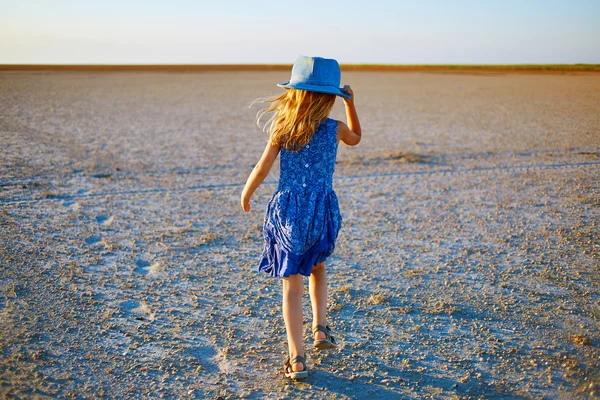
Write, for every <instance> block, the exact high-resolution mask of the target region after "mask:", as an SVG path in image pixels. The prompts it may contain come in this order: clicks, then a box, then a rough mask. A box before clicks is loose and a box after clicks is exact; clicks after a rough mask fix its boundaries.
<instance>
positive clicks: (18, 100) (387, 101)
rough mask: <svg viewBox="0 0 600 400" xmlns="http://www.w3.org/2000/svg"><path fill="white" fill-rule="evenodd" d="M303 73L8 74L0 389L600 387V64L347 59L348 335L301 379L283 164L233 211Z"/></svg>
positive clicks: (2, 156)
mask: <svg viewBox="0 0 600 400" xmlns="http://www.w3.org/2000/svg"><path fill="white" fill-rule="evenodd" d="M287 77H288V74H287V72H284V71H271V72H239V71H238V72H206V73H202V72H197V73H180V72H179V73H149V72H147V73H144V72H140V73H128V72H111V73H102V72H97V73H96V72H2V73H0V146H1V150H0V165H1V172H0V224H1V227H2V228H1V233H0V321H1V323H0V397H6V398H13V397H14V398H46V397H61V398H62V397H75V398H115V397H119V398H146V397H147V398H158V397H167V398H221V399H226V398H272V399H278V398H288V397H301V398H389V399H395V398H398V399H400V398H406V399H421V398H425V399H426V398H430V399H454V398H472V399H477V398H524V399H530V398H531V399H537V398H564V399H571V398H594V397H597V396H598V394H599V393H600V352H599V351H598V348H599V347H598V346H599V345H600V335H599V328H600V325H599V319H600V279H599V278H600V262H599V255H600V251H599V249H600V245H599V239H598V232H599V231H600V229H599V228H600V227H599V226H598V225H599V224H600V221H599V218H598V217H599V206H600V185H599V183H598V182H599V181H600V159H599V155H600V113H599V112H598V110H600V76H599V75H589V76H576V75H573V76H570V75H535V74H529V75H502V74H498V75H493V76H480V75H466V74H460V75H453V74H432V73H396V72H393V73H392V72H390V73H377V72H348V73H345V74H344V82H345V83H350V84H352V85H353V88H354V89H355V92H356V97H357V100H356V102H357V108H358V110H359V113H360V116H361V121H362V124H363V127H364V139H363V141H362V143H361V144H360V145H359V146H358V147H355V148H346V147H340V150H339V156H338V164H337V167H336V168H337V170H336V176H335V182H334V186H335V188H336V191H337V193H338V196H339V199H340V207H341V209H342V215H343V218H344V226H343V228H342V231H341V233H340V238H339V244H338V247H337V249H336V252H335V254H334V256H332V258H331V259H330V261H329V263H328V266H327V268H328V273H329V285H330V298H329V310H330V325H331V326H332V327H333V329H334V331H335V335H336V337H337V339H338V341H339V342H340V343H341V346H340V348H339V350H336V351H333V352H329V353H317V352H315V351H313V350H311V349H308V350H307V352H308V353H307V354H308V365H309V368H310V377H309V379H308V380H307V381H306V382H304V383H290V382H288V381H287V380H285V379H284V378H283V376H282V373H281V370H282V368H281V367H282V361H283V356H284V354H285V351H286V343H285V332H284V328H283V322H282V319H281V316H280V302H281V294H280V282H279V281H278V280H274V279H272V278H269V277H268V276H263V275H260V274H258V273H257V272H255V267H256V263H257V260H258V258H259V255H260V252H261V249H262V234H261V224H262V218H263V213H264V208H265V206H266V203H267V201H268V199H269V197H270V196H271V194H272V193H273V191H274V189H275V183H276V180H277V169H275V170H274V171H273V173H272V175H271V176H270V177H269V178H268V179H267V182H266V183H265V184H264V185H263V186H262V187H261V188H260V189H259V190H258V192H257V194H256V196H255V198H254V199H253V203H252V205H253V211H252V212H251V213H248V214H244V213H243V212H242V211H241V210H240V208H239V205H238V203H239V200H238V199H239V193H240V191H241V188H242V185H243V183H244V182H245V179H246V177H247V175H248V174H249V172H250V170H251V168H252V166H253V163H255V162H256V160H257V159H258V157H259V155H260V153H261V151H262V148H263V146H264V144H265V139H266V138H265V136H264V134H263V133H262V132H261V131H260V129H259V128H258V127H256V125H255V124H254V114H255V112H256V111H257V108H254V109H250V110H249V109H248V107H247V105H248V103H249V102H250V101H251V100H253V99H254V98H256V97H259V96H267V95H271V94H276V93H278V89H277V88H276V87H275V86H274V84H275V83H276V82H285V81H286V80H287ZM342 112H343V108H342V105H341V104H337V105H336V108H335V110H334V117H337V118H341V117H342V116H343V114H342ZM309 310H310V308H309V302H308V296H307V297H306V298H305V313H306V314H305V319H306V338H307V340H308V338H309V337H310V334H309V326H310V322H311V321H310V314H309Z"/></svg>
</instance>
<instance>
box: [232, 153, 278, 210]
mask: <svg viewBox="0 0 600 400" xmlns="http://www.w3.org/2000/svg"><path fill="white" fill-rule="evenodd" d="M280 149H281V146H273V145H272V144H271V142H269V143H267V147H265V151H264V152H263V154H262V156H261V157H260V160H258V163H257V164H256V166H255V167H254V169H253V170H252V173H251V174H250V176H249V177H248V180H247V181H246V185H245V186H244V190H243V191H242V195H241V198H240V201H241V205H242V209H243V210H244V211H246V212H248V211H250V198H251V197H252V195H253V194H254V191H255V190H256V188H258V187H259V186H260V184H261V183H262V181H264V180H265V178H266V177H267V175H269V171H271V167H272V166H273V162H274V161H275V159H276V158H277V155H278V154H279V150H280Z"/></svg>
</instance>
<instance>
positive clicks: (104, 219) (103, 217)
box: [96, 215, 115, 226]
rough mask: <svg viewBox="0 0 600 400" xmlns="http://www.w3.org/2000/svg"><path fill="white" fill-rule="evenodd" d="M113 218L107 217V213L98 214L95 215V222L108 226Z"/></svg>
mask: <svg viewBox="0 0 600 400" xmlns="http://www.w3.org/2000/svg"><path fill="white" fill-rule="evenodd" d="M114 220H115V217H109V216H108V215H98V216H97V217H96V222H97V223H99V224H100V225H104V226H109V225H110V224H112V223H113V221H114Z"/></svg>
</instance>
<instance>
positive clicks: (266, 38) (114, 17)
mask: <svg viewBox="0 0 600 400" xmlns="http://www.w3.org/2000/svg"><path fill="white" fill-rule="evenodd" d="M341 4H343V6H341ZM299 54H304V55H320V56H325V57H334V58H337V59H338V60H339V61H340V62H343V63H401V64H406V63H419V64H423V63H426V64H431V63H433V64H436V63H474V64H484V63H485V64H488V63H492V64H498V63H503V64H504V63H600V0H570V1H569V0H564V1H554V0H546V1H542V0H520V1H517V0H504V1H487V0H478V1H467V0H455V1H451V0H447V1H446V0H443V1H442V0H429V1H417V0H413V1H402V0H397V1H392V0H389V1H388V0H366V1H365V0H362V1H353V0H346V1H327V0H320V1H313V0H303V1H296V2H290V1H277V2H276V1H263V0H248V1H243V0H230V1H227V0H223V1H216V0H195V1H192V0H171V1H166V0H165V1H152V0H147V1H139V0H94V1H91V0H79V1H76V0H72V1H63V0H0V64H4V63H76V64H89V63H101V64H119V63H134V64H137V63H167V64H170V63H198V64H204V63H209V64H212V63H292V62H293V61H294V60H295V59H296V57H297V56H298V55H299Z"/></svg>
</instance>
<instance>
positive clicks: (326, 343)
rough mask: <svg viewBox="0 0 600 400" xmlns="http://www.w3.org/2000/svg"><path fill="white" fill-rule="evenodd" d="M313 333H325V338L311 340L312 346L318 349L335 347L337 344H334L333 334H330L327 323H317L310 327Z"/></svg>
mask: <svg viewBox="0 0 600 400" xmlns="http://www.w3.org/2000/svg"><path fill="white" fill-rule="evenodd" d="M312 331H313V335H314V334H315V333H317V332H323V333H324V334H325V339H320V340H316V339H315V341H314V342H313V346H314V347H316V348H317V349H319V350H325V349H335V348H336V347H337V344H335V340H334V339H333V336H331V328H330V327H329V325H325V326H324V327H323V325H317V326H315V327H313V328H312Z"/></svg>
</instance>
